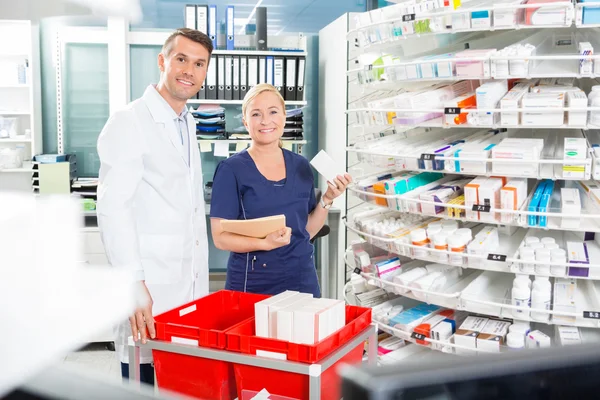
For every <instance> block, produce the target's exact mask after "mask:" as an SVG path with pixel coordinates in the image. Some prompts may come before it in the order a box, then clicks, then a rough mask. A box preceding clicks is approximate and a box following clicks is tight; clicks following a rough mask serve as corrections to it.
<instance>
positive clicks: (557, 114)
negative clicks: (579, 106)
mask: <svg viewBox="0 0 600 400" xmlns="http://www.w3.org/2000/svg"><path fill="white" fill-rule="evenodd" d="M521 103H522V105H523V114H522V117H521V125H523V126H554V127H556V126H562V125H564V123H565V113H564V111H562V110H552V109H553V108H563V107H564V106H565V93H564V92H560V93H526V94H525V95H524V96H523V99H522V100H521ZM528 108H536V109H540V108H543V109H547V110H548V111H546V110H540V111H537V110H536V111H527V109H528Z"/></svg>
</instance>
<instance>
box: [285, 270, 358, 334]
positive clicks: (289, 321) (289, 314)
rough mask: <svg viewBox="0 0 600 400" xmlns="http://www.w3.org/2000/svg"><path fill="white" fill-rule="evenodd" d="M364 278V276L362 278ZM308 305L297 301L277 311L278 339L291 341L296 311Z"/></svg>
mask: <svg viewBox="0 0 600 400" xmlns="http://www.w3.org/2000/svg"><path fill="white" fill-rule="evenodd" d="M361 279H362V278H361ZM304 307H306V302H300V303H296V304H294V305H291V306H289V307H286V308H283V309H281V310H279V311H277V339H278V340H285V341H287V342H291V341H292V340H293V338H294V312H296V311H298V310H301V309H303V308H304Z"/></svg>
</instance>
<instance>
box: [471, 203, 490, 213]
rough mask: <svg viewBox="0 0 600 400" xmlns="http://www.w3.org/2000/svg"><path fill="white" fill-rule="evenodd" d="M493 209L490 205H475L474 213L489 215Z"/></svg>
mask: <svg viewBox="0 0 600 400" xmlns="http://www.w3.org/2000/svg"><path fill="white" fill-rule="evenodd" d="M491 209H492V207H491V206H490V205H489V204H473V211H477V212H487V213H489V212H490V210H491Z"/></svg>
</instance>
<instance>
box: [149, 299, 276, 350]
mask: <svg viewBox="0 0 600 400" xmlns="http://www.w3.org/2000/svg"><path fill="white" fill-rule="evenodd" d="M269 297H270V296H268V295H263V294H253V293H242V292H233V291H230V290H220V291H218V292H216V293H213V294H210V295H208V296H205V297H203V298H201V299H198V300H195V301H192V302H190V303H188V304H184V305H183V306H181V307H177V308H175V309H173V310H171V311H167V312H165V313H163V314H160V315H158V316H156V317H154V320H155V321H156V339H158V340H166V341H169V342H170V341H171V339H172V338H173V337H177V338H182V339H187V340H194V341H196V340H197V341H198V346H201V347H211V348H215V349H224V348H225V346H226V343H227V341H226V338H225V331H226V330H228V329H230V328H231V327H233V326H234V325H237V324H239V323H240V322H242V321H244V320H246V319H248V318H253V317H254V304H256V303H258V302H259V301H262V300H264V299H266V298H269Z"/></svg>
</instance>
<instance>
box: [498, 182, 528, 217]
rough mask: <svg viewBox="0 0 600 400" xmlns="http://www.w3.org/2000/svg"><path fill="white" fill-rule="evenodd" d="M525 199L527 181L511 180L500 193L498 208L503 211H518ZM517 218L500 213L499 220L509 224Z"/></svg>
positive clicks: (513, 215)
mask: <svg viewBox="0 0 600 400" xmlns="http://www.w3.org/2000/svg"><path fill="white" fill-rule="evenodd" d="M526 199H527V179H521V178H516V179H511V180H510V181H508V183H507V184H506V185H505V186H504V187H503V188H502V190H501V191H500V208H501V209H503V210H520V209H521V207H522V206H523V203H524V202H525V200H526ZM516 218H517V215H515V214H508V213H502V215H501V216H500V220H501V221H502V222H503V223H506V224H508V223H511V222H513V221H514V220H515V219H516Z"/></svg>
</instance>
